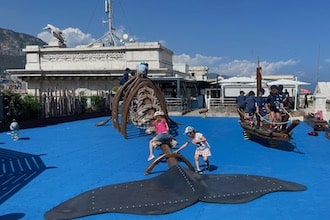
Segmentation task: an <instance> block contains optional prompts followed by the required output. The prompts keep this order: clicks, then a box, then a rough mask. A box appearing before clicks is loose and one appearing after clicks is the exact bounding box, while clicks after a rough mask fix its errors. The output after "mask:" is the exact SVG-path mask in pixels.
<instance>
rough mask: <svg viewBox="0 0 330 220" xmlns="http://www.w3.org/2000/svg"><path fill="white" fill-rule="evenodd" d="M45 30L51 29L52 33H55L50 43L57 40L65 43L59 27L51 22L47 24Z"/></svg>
mask: <svg viewBox="0 0 330 220" xmlns="http://www.w3.org/2000/svg"><path fill="white" fill-rule="evenodd" d="M43 30H50V33H51V34H52V35H53V39H52V41H51V42H50V43H49V44H51V43H54V42H55V43H57V44H59V45H65V43H64V37H63V33H62V31H61V30H60V29H59V28H57V27H55V26H53V25H51V24H47V26H46V27H44V28H43Z"/></svg>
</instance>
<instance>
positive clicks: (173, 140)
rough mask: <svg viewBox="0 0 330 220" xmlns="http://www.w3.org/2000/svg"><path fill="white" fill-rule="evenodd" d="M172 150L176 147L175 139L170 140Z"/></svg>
mask: <svg viewBox="0 0 330 220" xmlns="http://www.w3.org/2000/svg"><path fill="white" fill-rule="evenodd" d="M171 145H172V148H175V147H176V146H177V145H178V142H177V141H176V140H175V139H172V140H171Z"/></svg>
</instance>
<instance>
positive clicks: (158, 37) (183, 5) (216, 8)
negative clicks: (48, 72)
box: [0, 0, 330, 86]
mask: <svg viewBox="0 0 330 220" xmlns="http://www.w3.org/2000/svg"><path fill="white" fill-rule="evenodd" d="M0 3H1V4H0V28H5V29H10V30H13V31H16V32H19V33H25V34H29V35H32V36H35V37H39V38H41V39H42V40H44V41H46V42H48V40H49V38H50V33H49V31H45V30H43V27H45V26H46V25H47V24H52V25H54V26H56V27H58V28H59V29H61V30H62V32H63V34H64V38H65V40H66V43H67V45H68V46H69V47H75V46H78V45H87V44H89V43H91V42H93V41H95V40H96V39H99V38H101V37H102V36H103V35H104V34H105V33H106V32H107V31H108V27H109V25H108V24H107V23H105V22H104V21H106V20H107V15H106V13H105V10H104V0H84V1H81V0H57V1H47V0H29V1H26V0H16V1H13V0H0ZM112 4H113V5H112V6H113V27H114V28H116V29H117V31H120V32H121V33H126V34H128V35H129V37H130V38H134V39H135V40H136V41H139V42H161V43H162V44H163V45H164V46H165V47H166V48H168V49H170V50H172V51H173V53H174V57H173V61H174V62H175V63H186V64H188V65H190V66H196V65H205V66H208V67H209V72H210V73H216V74H218V75H221V76H252V75H254V74H255V72H256V71H255V70H256V67H257V65H258V61H259V63H260V65H261V66H262V69H263V72H262V74H263V75H294V76H295V77H297V79H298V80H300V81H305V82H309V83H311V86H313V85H315V83H316V82H324V81H330V13H329V9H330V1H328V0H313V1H312V0H139V1H138V0H112Z"/></svg>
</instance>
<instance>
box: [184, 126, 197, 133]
mask: <svg viewBox="0 0 330 220" xmlns="http://www.w3.org/2000/svg"><path fill="white" fill-rule="evenodd" d="M193 131H195V129H194V128H193V127H191V126H188V127H186V129H185V130H184V133H185V134H188V133H189V132H193Z"/></svg>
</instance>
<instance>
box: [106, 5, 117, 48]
mask: <svg viewBox="0 0 330 220" xmlns="http://www.w3.org/2000/svg"><path fill="white" fill-rule="evenodd" d="M105 13H106V14H107V17H108V21H107V22H108V27H109V30H108V36H109V39H108V40H109V46H115V44H116V43H115V42H116V40H115V38H118V37H117V36H116V35H115V34H114V32H113V31H114V28H113V27H112V19H113V18H112V16H113V9H112V0H105Z"/></svg>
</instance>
